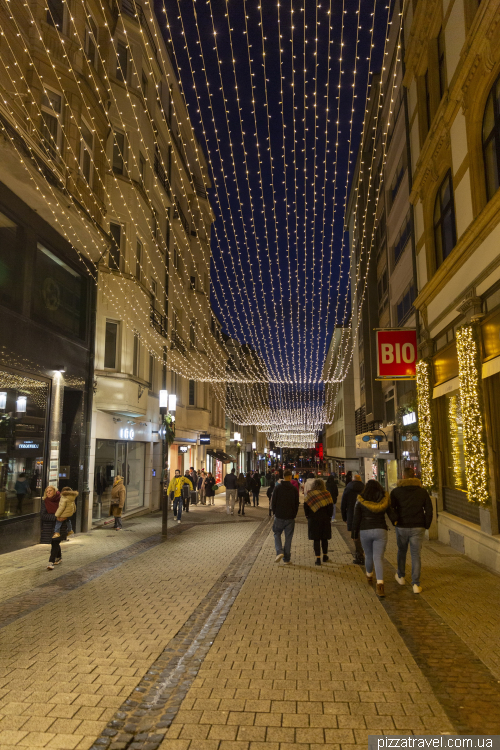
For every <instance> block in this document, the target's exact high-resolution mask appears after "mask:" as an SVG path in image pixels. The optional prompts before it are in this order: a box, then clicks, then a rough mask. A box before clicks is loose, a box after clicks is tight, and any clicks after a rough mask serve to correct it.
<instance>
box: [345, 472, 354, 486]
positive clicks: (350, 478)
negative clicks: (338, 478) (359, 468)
mask: <svg viewBox="0 0 500 750" xmlns="http://www.w3.org/2000/svg"><path fill="white" fill-rule="evenodd" d="M349 482H352V471H348V472H347V474H346V475H345V477H344V483H345V486H346V487H347V485H348V484H349Z"/></svg>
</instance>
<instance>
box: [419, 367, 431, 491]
mask: <svg viewBox="0 0 500 750" xmlns="http://www.w3.org/2000/svg"><path fill="white" fill-rule="evenodd" d="M416 376H417V377H416V385H417V411H418V430H419V445H420V462H421V466H422V475H421V479H422V484H423V486H424V487H427V489H433V488H434V487H435V486H436V461H435V448H436V441H435V435H434V418H433V413H432V392H431V364H430V362H429V361H428V360H427V359H421V360H419V361H418V362H417V365H416Z"/></svg>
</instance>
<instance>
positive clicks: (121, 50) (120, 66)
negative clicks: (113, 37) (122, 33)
mask: <svg viewBox="0 0 500 750" xmlns="http://www.w3.org/2000/svg"><path fill="white" fill-rule="evenodd" d="M127 73H128V49H127V46H126V44H124V43H123V42H118V44H117V45H116V77H117V78H118V80H119V81H123V82H124V83H126V82H127V79H128V75H127Z"/></svg>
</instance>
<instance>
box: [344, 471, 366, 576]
mask: <svg viewBox="0 0 500 750" xmlns="http://www.w3.org/2000/svg"><path fill="white" fill-rule="evenodd" d="M364 487H365V485H364V484H363V482H362V481H361V477H360V475H359V474H355V475H354V479H353V480H352V482H349V484H348V485H347V486H346V488H345V490H344V494H343V495H342V501H341V503H340V512H341V514H342V520H343V521H346V523H347V531H352V522H353V519H354V506H355V505H356V500H357V499H358V495H359V494H360V493H361V492H363V489H364ZM354 545H355V547H356V554H355V555H354V563H355V564H356V565H364V564H365V553H364V552H363V547H362V546H361V540H360V539H359V536H358V538H357V539H355V540H354Z"/></svg>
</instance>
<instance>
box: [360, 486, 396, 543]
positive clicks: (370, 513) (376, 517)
mask: <svg viewBox="0 0 500 750" xmlns="http://www.w3.org/2000/svg"><path fill="white" fill-rule="evenodd" d="M386 513H387V515H388V516H389V518H390V519H391V521H392V522H394V521H396V520H397V519H396V514H395V512H394V511H393V509H392V508H391V500H390V497H389V493H388V492H386V493H385V495H384V497H383V498H382V499H381V500H379V502H378V503H374V502H371V501H370V500H365V499H364V498H362V497H361V495H359V496H358V499H357V501H356V505H355V506H354V518H353V521H352V538H353V539H357V538H358V537H359V532H360V531H369V530H371V529H385V530H386V531H387V524H386V522H385V516H386Z"/></svg>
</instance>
